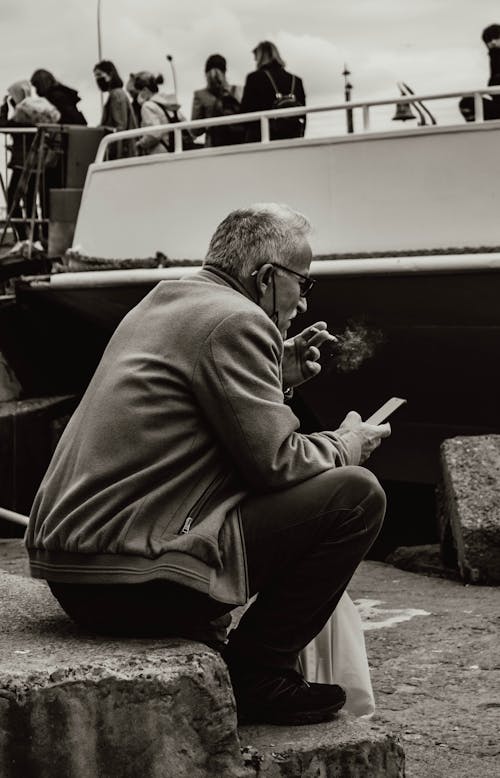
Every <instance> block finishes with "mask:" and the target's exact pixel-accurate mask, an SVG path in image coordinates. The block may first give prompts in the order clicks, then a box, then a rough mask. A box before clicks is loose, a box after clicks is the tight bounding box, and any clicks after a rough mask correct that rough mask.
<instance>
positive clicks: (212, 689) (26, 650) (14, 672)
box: [0, 540, 404, 778]
mask: <svg viewBox="0 0 500 778" xmlns="http://www.w3.org/2000/svg"><path fill="white" fill-rule="evenodd" d="M0 554H2V557H3V558H2V559H1V560H0V568H1V567H2V566H4V567H7V569H9V570H11V571H12V570H16V571H18V572H21V573H24V572H25V571H26V566H25V556H24V551H23V549H22V547H21V543H20V541H19V540H10V541H4V542H3V543H2V544H1V546H0ZM0 623H1V624H2V631H1V633H0V776H1V778H28V777H29V778H31V776H32V777H33V778H137V776H140V777H141V778H160V776H161V778H184V776H186V778H187V776H189V778H198V777H199V778H202V776H203V778H212V777H213V778H225V776H227V777H228V778H253V776H256V775H257V774H258V775H259V776H266V777H267V776H268V777H269V778H274V776H284V775H286V776H287V777H288V778H294V777H295V776H297V778H299V776H300V777H302V776H304V778H309V776H311V778H312V776H313V775H314V776H317V775H322V776H325V778H326V776H328V777H330V776H332V777H333V776H341V777H342V778H368V777H370V778H378V776H389V777H390V776H397V777H398V778H399V776H403V775H404V768H403V765H404V754H403V750H402V747H401V745H399V742H398V740H397V739H396V738H394V737H391V736H390V735H388V734H387V728H385V729H384V727H381V726H380V725H373V724H371V723H368V722H359V721H356V720H355V719H352V718H350V717H348V716H344V715H341V716H339V718H338V720H337V721H335V722H332V723H329V724H327V725H320V726H311V727H293V728H284V727H258V728H244V729H242V734H241V737H242V741H241V744H240V740H239V738H238V732H237V728H236V715H235V706H234V699H233V694H232V689H231V686H230V680H229V675H228V673H227V669H226V666H225V664H224V663H223V661H222V660H221V658H220V656H219V655H218V654H216V653H215V652H213V651H211V650H210V649H209V648H208V647H206V646H205V645H203V644H200V643H190V642H187V641H182V640H166V639H163V640H139V639H138V640H124V639H120V640H118V639H116V640H114V639H104V638H101V637H96V636H93V635H91V634H88V633H83V632H82V631H80V630H78V629H77V628H76V627H74V626H73V625H72V623H71V622H70V621H69V619H67V617H66V616H65V615H64V614H63V612H62V611H61V610H60V608H59V606H58V605H57V603H56V601H55V600H54V599H53V597H52V595H51V594H50V592H49V590H48V588H47V586H46V585H45V583H43V582H41V581H34V580H31V579H29V578H26V577H23V576H20V575H13V574H10V573H5V572H0ZM292 739H293V742H294V746H293V748H292V749H290V748H289V741H290V740H292ZM250 741H252V743H257V744H258V749H259V750H258V758H257V757H256V758H255V759H252V758H251V759H250V760H249V759H248V755H249V752H248V749H246V748H245V747H246V746H248V745H252V743H251V742H250ZM273 744H275V745H273ZM240 745H241V747H242V748H243V753H241V752H240ZM252 748H253V749H255V745H254V746H252ZM250 756H251V757H252V756H255V754H254V753H253V751H250ZM256 765H257V767H258V772H256V767H255V766H256ZM318 770H319V772H318Z"/></svg>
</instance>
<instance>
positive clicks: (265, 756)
mask: <svg viewBox="0 0 500 778" xmlns="http://www.w3.org/2000/svg"><path fill="white" fill-rule="evenodd" d="M240 740H241V745H242V749H243V756H244V758H245V760H246V763H247V764H248V766H249V767H251V768H252V769H253V773H252V774H253V775H255V776H256V777H257V776H258V778H317V776H321V778H351V777H352V776H359V778H402V777H403V776H404V775H405V767H404V765H405V757H404V751H403V748H402V745H401V742H400V740H399V738H397V737H394V736H392V735H388V733H387V728H386V727H384V726H381V725H380V724H376V723H371V722H368V721H363V720H361V719H353V718H352V717H350V716H348V715H347V714H343V713H340V714H339V716H338V717H337V718H336V719H335V720H334V721H331V722H328V723H325V724H316V725H314V726H306V727H276V726H275V727H265V726H251V727H250V726H249V727H241V728H240Z"/></svg>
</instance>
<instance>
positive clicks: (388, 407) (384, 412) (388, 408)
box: [365, 397, 406, 424]
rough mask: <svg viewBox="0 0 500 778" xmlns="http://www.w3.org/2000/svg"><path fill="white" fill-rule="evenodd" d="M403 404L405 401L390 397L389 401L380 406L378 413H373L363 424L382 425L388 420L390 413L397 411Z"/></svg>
mask: <svg viewBox="0 0 500 778" xmlns="http://www.w3.org/2000/svg"><path fill="white" fill-rule="evenodd" d="M405 402H406V400H403V399H402V398H401V397H391V399H390V400H387V402H386V403H384V404H383V405H381V406H380V408H379V409H378V411H375V413H372V415H371V416H370V417H369V418H368V419H365V422H366V423H367V424H382V423H383V422H384V421H385V420H386V419H388V418H389V416H390V415H391V413H394V411H397V409H398V408H400V407H401V405H404V404H405Z"/></svg>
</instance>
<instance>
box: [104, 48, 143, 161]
mask: <svg viewBox="0 0 500 778" xmlns="http://www.w3.org/2000/svg"><path fill="white" fill-rule="evenodd" d="M94 78H95V81H96V84H97V86H98V87H99V89H100V90H101V92H107V93H108V99H107V100H106V102H105V104H104V108H103V112H102V117H101V122H100V124H99V126H100V127H106V128H108V129H110V130H116V131H120V130H132V129H135V128H136V127H137V122H136V119H135V116H134V112H133V110H132V106H131V104H130V100H129V98H128V96H127V93H126V92H125V90H124V88H123V81H122V80H121V78H120V76H119V74H118V71H117V69H116V67H115V66H114V64H113V63H112V62H110V60H107V59H103V60H101V62H98V63H97V65H95V66H94ZM135 153H136V152H135V144H134V140H133V139H132V140H130V141H120V142H119V143H113V144H111V146H110V147H109V148H108V159H117V158H119V157H130V156H135Z"/></svg>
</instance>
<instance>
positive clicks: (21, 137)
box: [0, 80, 60, 251]
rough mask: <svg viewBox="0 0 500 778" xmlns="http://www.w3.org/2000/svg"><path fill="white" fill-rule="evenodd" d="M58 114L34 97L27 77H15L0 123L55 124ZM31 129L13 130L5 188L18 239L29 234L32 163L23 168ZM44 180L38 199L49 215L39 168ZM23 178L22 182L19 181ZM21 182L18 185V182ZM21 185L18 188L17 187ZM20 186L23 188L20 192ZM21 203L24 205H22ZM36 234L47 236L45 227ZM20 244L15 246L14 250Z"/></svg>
mask: <svg viewBox="0 0 500 778" xmlns="http://www.w3.org/2000/svg"><path fill="white" fill-rule="evenodd" d="M9 106H10V107H11V109H12V115H11V118H10V119H9V118H8V109H9ZM59 118H60V114H59V111H58V110H57V108H55V106H53V105H52V103H50V102H49V101H48V100H47V98H45V97H35V96H33V95H32V94H31V84H30V82H29V81H26V80H22V81H16V82H14V83H13V84H11V85H10V86H9V88H8V89H7V96H6V98H5V100H4V103H3V106H2V109H1V112H0V119H1V124H2V125H3V126H8V127H12V129H22V128H23V127H24V128H26V127H36V126H37V125H39V124H56V123H57V122H58V121H59ZM34 137H35V136H34V134H33V133H22V132H21V133H19V132H16V133H12V145H11V151H10V159H9V162H8V167H9V168H10V169H11V171H12V172H11V175H10V179H9V185H8V188H7V207H8V210H9V215H10V217H11V218H12V219H16V220H19V221H16V222H13V224H14V228H15V231H16V233H17V236H18V239H19V241H24V240H26V239H27V238H28V228H27V222H28V220H29V219H30V218H31V215H32V213H33V207H34V205H35V199H36V196H37V191H36V174H35V167H36V163H35V164H34V167H33V170H32V171H31V172H29V171H27V170H26V171H25V165H26V160H27V157H28V153H29V150H30V148H31V145H32V143H33V139H34ZM42 173H43V180H42V182H41V186H40V191H39V194H40V199H41V205H42V215H43V216H44V217H47V216H48V191H47V187H46V183H47V181H46V170H45V169H43V170H42ZM21 181H23V183H21ZM20 185H21V186H20ZM19 187H20V188H19ZM20 190H24V191H23V194H22V196H19V192H20ZM21 202H22V203H23V208H24V214H23V208H22V207H21ZM37 232H38V233H39V237H40V238H42V237H44V238H46V237H47V230H46V227H42V228H39V227H38V228H37ZM18 248H19V246H18V245H16V246H14V249H13V251H15V250H17V249H18Z"/></svg>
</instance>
